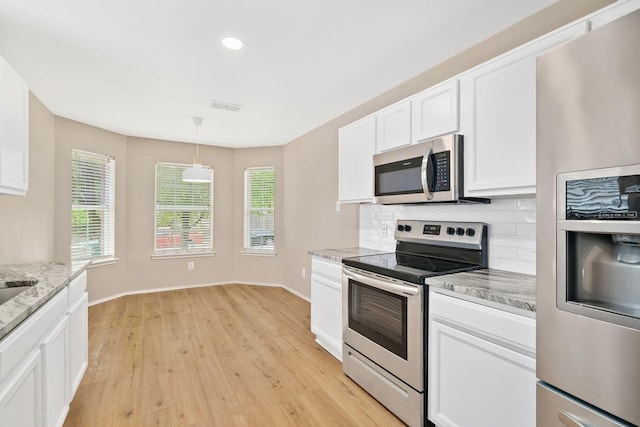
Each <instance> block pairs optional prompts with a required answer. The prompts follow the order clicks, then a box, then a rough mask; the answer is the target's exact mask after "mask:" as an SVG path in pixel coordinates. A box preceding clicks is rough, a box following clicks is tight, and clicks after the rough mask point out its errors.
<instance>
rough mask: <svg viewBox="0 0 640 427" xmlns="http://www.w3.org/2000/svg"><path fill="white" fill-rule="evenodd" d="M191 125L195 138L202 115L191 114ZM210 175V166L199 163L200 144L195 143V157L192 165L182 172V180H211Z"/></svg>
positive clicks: (200, 124)
mask: <svg viewBox="0 0 640 427" xmlns="http://www.w3.org/2000/svg"><path fill="white" fill-rule="evenodd" d="M193 125H194V126H195V127H196V139H198V133H199V130H200V126H202V117H197V116H193ZM211 177H212V176H211V168H209V167H207V166H202V163H200V144H198V143H196V158H195V159H193V165H192V166H191V167H189V168H186V169H185V170H184V171H183V172H182V180H183V181H184V182H211V181H212V179H211Z"/></svg>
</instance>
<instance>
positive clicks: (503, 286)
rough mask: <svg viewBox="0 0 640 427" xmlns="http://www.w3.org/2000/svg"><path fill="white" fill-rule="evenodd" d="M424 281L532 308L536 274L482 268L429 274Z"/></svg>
mask: <svg viewBox="0 0 640 427" xmlns="http://www.w3.org/2000/svg"><path fill="white" fill-rule="evenodd" d="M427 283H428V284H429V286H431V287H433V288H440V289H445V290H448V291H451V292H454V293H456V294H460V295H466V296H470V297H473V298H475V299H481V300H485V301H490V302H493V303H498V304H502V305H505V306H509V307H513V308H517V309H521V310H525V311H529V312H532V313H535V311H536V277H535V276H530V275H528V274H521V273H512V272H510V271H503V270H494V269H483V270H474V271H466V272H462V273H454V274H446V275H443V276H435V277H429V278H428V279H427ZM476 302H479V301H476Z"/></svg>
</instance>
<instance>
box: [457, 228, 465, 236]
mask: <svg viewBox="0 0 640 427" xmlns="http://www.w3.org/2000/svg"><path fill="white" fill-rule="evenodd" d="M456 234H457V235H458V236H464V228H462V227H458V228H456Z"/></svg>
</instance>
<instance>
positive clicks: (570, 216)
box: [556, 165, 640, 329]
mask: <svg viewBox="0 0 640 427" xmlns="http://www.w3.org/2000/svg"><path fill="white" fill-rule="evenodd" d="M556 194H557V217H556V224H557V228H556V231H557V242H556V243H557V255H556V256H557V260H556V261H557V268H558V271H557V273H558V274H557V284H556V285H557V306H558V308H559V309H561V310H566V311H570V312H573V313H578V314H582V315H584V316H588V317H592V318H595V319H599V320H603V321H607V322H610V323H615V324H619V325H623V326H628V327H632V328H635V329H640V165H632V166H621V167H615V168H606V169H595V170H590V171H579V172H568V173H561V174H558V176H557V193H556Z"/></svg>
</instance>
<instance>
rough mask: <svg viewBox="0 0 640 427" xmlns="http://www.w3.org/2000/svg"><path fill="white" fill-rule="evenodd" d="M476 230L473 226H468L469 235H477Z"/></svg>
mask: <svg viewBox="0 0 640 427" xmlns="http://www.w3.org/2000/svg"><path fill="white" fill-rule="evenodd" d="M475 234H476V230H474V229H473V228H467V236H475Z"/></svg>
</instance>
